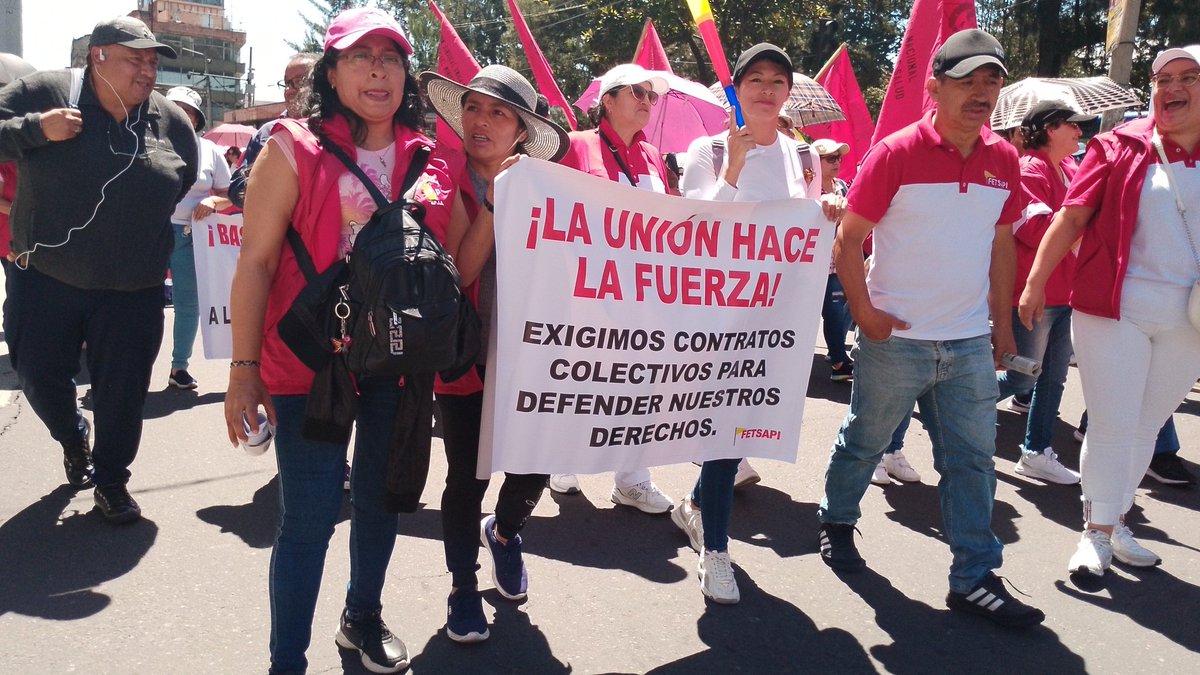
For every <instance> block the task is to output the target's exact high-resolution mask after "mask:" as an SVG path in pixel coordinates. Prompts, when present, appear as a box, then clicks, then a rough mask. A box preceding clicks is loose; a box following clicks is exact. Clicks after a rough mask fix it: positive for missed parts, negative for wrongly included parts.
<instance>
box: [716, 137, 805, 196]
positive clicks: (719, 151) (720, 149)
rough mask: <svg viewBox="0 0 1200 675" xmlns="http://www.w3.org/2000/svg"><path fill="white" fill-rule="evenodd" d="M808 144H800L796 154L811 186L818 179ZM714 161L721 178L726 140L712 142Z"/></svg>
mask: <svg viewBox="0 0 1200 675" xmlns="http://www.w3.org/2000/svg"><path fill="white" fill-rule="evenodd" d="M808 149H809V145H808V143H799V144H798V145H797V147H796V154H797V155H798V156H799V159H800V166H801V169H802V170H803V173H804V183H805V184H806V185H807V184H810V183H812V182H813V179H814V178H816V177H817V173H816V172H815V171H814V170H813V161H812V155H811V154H810V153H809V152H808ZM712 159H713V175H714V176H717V177H720V175H721V165H722V164H724V163H725V139H723V138H714V139H713V142H712Z"/></svg>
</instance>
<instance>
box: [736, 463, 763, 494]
mask: <svg viewBox="0 0 1200 675" xmlns="http://www.w3.org/2000/svg"><path fill="white" fill-rule="evenodd" d="M761 480H762V476H760V475H758V472H757V471H755V470H754V467H752V466H750V462H748V461H747V460H746V459H745V458H744V457H743V458H742V461H740V462H738V470H737V475H735V476H734V477H733V487H734V488H740V487H749V486H751V485H754V484H756V483H758V482H759V481H761Z"/></svg>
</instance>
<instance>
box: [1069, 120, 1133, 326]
mask: <svg viewBox="0 0 1200 675" xmlns="http://www.w3.org/2000/svg"><path fill="white" fill-rule="evenodd" d="M1153 135H1154V123H1153V121H1152V120H1151V119H1149V118H1146V119H1138V120H1134V121H1132V122H1130V123H1128V124H1125V125H1122V126H1120V127H1118V128H1116V129H1113V130H1112V131H1110V132H1108V133H1105V134H1100V135H1099V136H1096V137H1095V138H1093V139H1092V140H1091V141H1089V142H1088V148H1087V155H1086V156H1084V158H1083V164H1082V165H1081V166H1080V167H1079V172H1078V173H1077V174H1076V175H1075V180H1074V181H1073V182H1072V183H1071V187H1070V188H1068V189H1067V198H1066V200H1065V201H1064V202H1063V206H1088V207H1092V208H1095V209H1096V213H1095V214H1094V215H1093V216H1092V219H1091V220H1090V221H1089V222H1088V224H1087V226H1086V227H1085V228H1084V231H1083V241H1082V243H1081V244H1080V247H1079V257H1078V259H1077V261H1076V263H1075V280H1074V284H1073V288H1072V291H1071V307H1072V308H1074V309H1076V310H1078V311H1080V312H1084V313H1085V314H1094V315H1096V316H1102V317H1106V318H1109V319H1119V318H1120V317H1121V287H1122V284H1124V282H1125V272H1126V270H1127V269H1128V267H1129V249H1130V246H1131V244H1132V242H1133V229H1134V227H1135V225H1136V224H1137V214H1138V204H1139V203H1140V201H1141V194H1142V184H1143V183H1145V181H1146V171H1147V169H1149V167H1150V165H1151V164H1152V163H1154V149H1153V148H1152V147H1151V145H1150V139H1151V138H1152V137H1153Z"/></svg>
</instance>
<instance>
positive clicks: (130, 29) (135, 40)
mask: <svg viewBox="0 0 1200 675" xmlns="http://www.w3.org/2000/svg"><path fill="white" fill-rule="evenodd" d="M107 45H121V46H122V47H129V48H130V49H153V50H154V51H156V52H158V53H159V54H161V55H163V56H165V57H167V58H168V59H173V58H175V57H176V56H178V55H177V54H176V53H175V50H174V49H172V48H171V47H170V46H168V45H165V44H163V43H161V42H159V41H158V39H157V38H155V37H154V33H151V32H150V29H149V28H147V27H146V24H144V23H142V22H141V21H139V20H138V19H135V18H133V17H132V16H119V17H117V18H115V19H109V20H108V21H101V22H100V23H98V24H96V27H95V28H93V29H92V37H91V39H90V40H89V41H88V46H89V47H105V46H107Z"/></svg>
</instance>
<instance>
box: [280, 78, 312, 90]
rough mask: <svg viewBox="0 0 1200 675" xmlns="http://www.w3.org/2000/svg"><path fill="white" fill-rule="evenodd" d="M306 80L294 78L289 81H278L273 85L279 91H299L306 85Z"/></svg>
mask: <svg viewBox="0 0 1200 675" xmlns="http://www.w3.org/2000/svg"><path fill="white" fill-rule="evenodd" d="M306 80H307V78H303V77H296V78H293V79H290V80H280V81H278V82H276V83H275V86H276V87H279V88H280V89H300V88H301V87H303V86H304V85H305V83H306Z"/></svg>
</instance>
